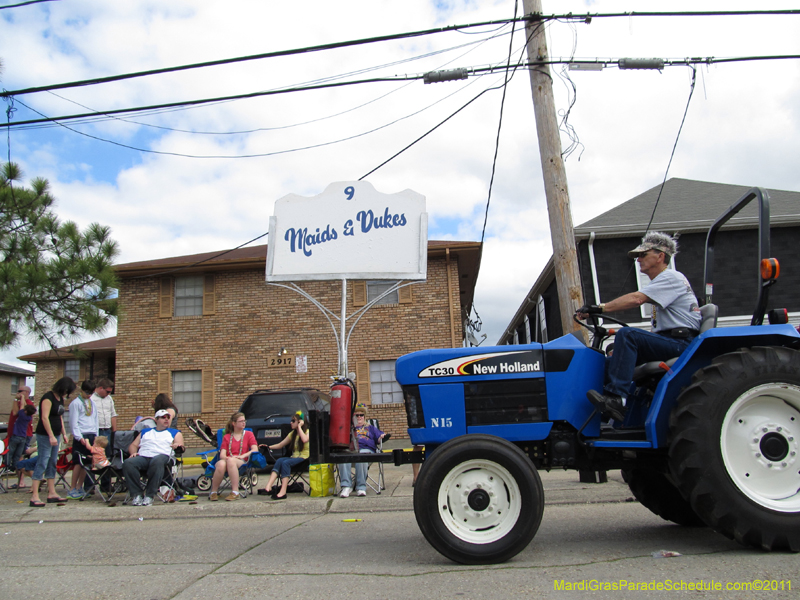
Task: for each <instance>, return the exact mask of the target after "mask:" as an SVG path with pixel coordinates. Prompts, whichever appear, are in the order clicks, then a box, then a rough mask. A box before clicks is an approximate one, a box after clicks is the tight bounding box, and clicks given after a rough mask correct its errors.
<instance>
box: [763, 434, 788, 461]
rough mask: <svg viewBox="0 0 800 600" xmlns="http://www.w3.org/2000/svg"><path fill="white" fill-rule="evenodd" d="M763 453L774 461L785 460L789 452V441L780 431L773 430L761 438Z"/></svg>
mask: <svg viewBox="0 0 800 600" xmlns="http://www.w3.org/2000/svg"><path fill="white" fill-rule="evenodd" d="M759 448H760V449H761V454H762V455H763V456H764V458H766V459H767V460H771V461H773V462H775V461H779V460H783V459H784V458H786V455H787V454H789V442H788V441H786V438H785V437H783V436H782V435H781V434H780V433H777V432H774V431H771V432H770V433H768V434H767V435H765V436H764V437H762V438H761V443H760V444H759Z"/></svg>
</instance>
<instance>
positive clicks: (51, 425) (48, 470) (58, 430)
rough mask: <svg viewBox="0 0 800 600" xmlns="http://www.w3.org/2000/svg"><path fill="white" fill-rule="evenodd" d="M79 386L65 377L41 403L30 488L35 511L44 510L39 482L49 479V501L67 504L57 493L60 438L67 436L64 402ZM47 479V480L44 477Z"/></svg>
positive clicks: (44, 396) (31, 503)
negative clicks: (40, 497) (36, 458)
mask: <svg viewBox="0 0 800 600" xmlns="http://www.w3.org/2000/svg"><path fill="white" fill-rule="evenodd" d="M76 388H77V386H76V385H75V382H74V381H72V379H70V378H69V377H62V378H61V379H59V380H58V381H56V382H55V383H54V384H53V388H52V389H51V390H50V391H49V392H46V393H45V394H44V395H43V396H42V399H41V400H40V401H39V424H38V425H37V426H36V443H37V445H38V447H39V458H38V460H37V462H36V468H35V469H34V470H33V477H32V478H31V479H33V483H32V484H31V502H30V505H31V506H34V507H37V508H39V507H42V506H44V502H42V501H41V500H39V482H41V480H42V479H43V478H44V479H47V501H48V502H50V503H53V502H66V500H67V499H66V498H61V497H59V495H58V494H57V493H56V462H57V461H58V444H59V441H60V440H59V437H60V436H61V435H62V434H66V429H65V428H64V401H65V400H66V399H68V398H69V397H70V396H71V395H72V394H73V393H74V392H75V389H76ZM43 476H44V477H43Z"/></svg>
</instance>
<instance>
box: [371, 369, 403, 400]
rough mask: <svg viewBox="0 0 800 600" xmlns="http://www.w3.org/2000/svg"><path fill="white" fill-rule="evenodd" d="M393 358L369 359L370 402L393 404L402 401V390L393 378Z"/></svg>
mask: <svg viewBox="0 0 800 600" xmlns="http://www.w3.org/2000/svg"><path fill="white" fill-rule="evenodd" d="M394 363H395V361H393V360H371V361H370V362H369V384H370V396H371V399H372V404H373V405H375V404H394V403H398V402H403V390H402V389H401V388H400V384H399V383H397V380H396V379H395V378H394Z"/></svg>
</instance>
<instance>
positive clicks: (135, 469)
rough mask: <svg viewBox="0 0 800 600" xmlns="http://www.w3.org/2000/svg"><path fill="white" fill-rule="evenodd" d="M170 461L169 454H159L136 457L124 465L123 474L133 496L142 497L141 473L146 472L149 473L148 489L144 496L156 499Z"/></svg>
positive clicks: (146, 488) (145, 490)
mask: <svg viewBox="0 0 800 600" xmlns="http://www.w3.org/2000/svg"><path fill="white" fill-rule="evenodd" d="M169 459H170V456H169V455H168V454H159V455H157V456H153V457H147V456H134V457H133V458H129V459H128V460H126V461H125V462H124V463H122V473H123V474H124V475H125V482H126V483H127V484H128V489H129V490H130V492H131V496H134V497H136V496H141V495H142V479H141V472H142V471H145V472H146V473H147V487H145V489H144V495H145V496H147V497H148V498H155V497H156V494H157V493H158V488H159V486H160V485H161V480H162V479H164V475H165V473H166V470H165V469H166V466H167V463H169Z"/></svg>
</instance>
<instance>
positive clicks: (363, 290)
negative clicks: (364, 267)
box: [353, 281, 369, 378]
mask: <svg viewBox="0 0 800 600" xmlns="http://www.w3.org/2000/svg"><path fill="white" fill-rule="evenodd" d="M366 303H367V282H366V281H354V282H353V306H364V305H365V304H366ZM367 378H369V376H368V377H367Z"/></svg>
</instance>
